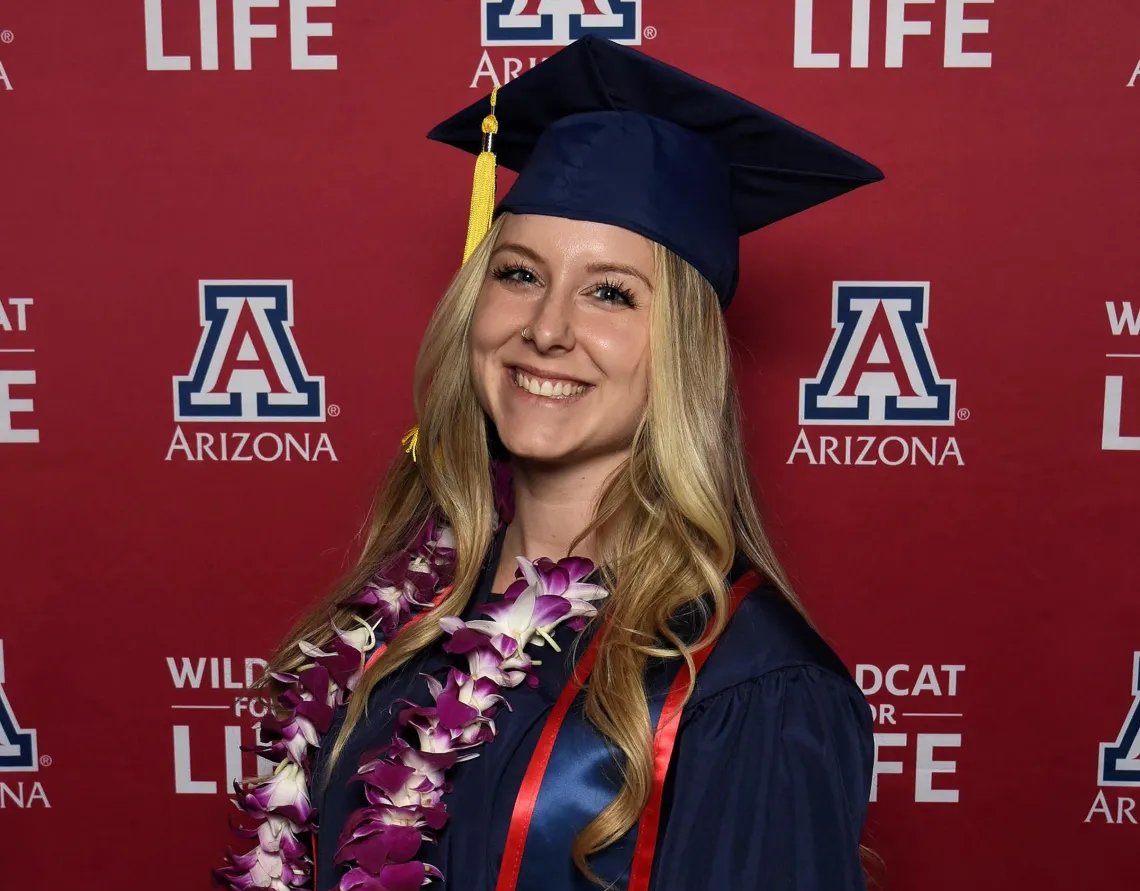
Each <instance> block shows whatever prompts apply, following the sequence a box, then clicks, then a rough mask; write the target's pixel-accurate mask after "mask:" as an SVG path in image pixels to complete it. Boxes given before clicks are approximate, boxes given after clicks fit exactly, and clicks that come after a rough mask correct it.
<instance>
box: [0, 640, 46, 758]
mask: <svg viewBox="0 0 1140 891" xmlns="http://www.w3.org/2000/svg"><path fill="white" fill-rule="evenodd" d="M32 770H39V760H38V758H37V757H36V731H34V730H24V729H23V728H21V727H20V722H19V721H17V720H16V713H15V712H14V711H12V706H11V704H10V703H9V702H8V697H7V695H6V694H5V693H4V641H2V640H0V772H3V773H8V772H15V771H32Z"/></svg>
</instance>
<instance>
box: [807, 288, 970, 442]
mask: <svg viewBox="0 0 1140 891" xmlns="http://www.w3.org/2000/svg"><path fill="white" fill-rule="evenodd" d="M929 296H930V285H929V284H927V283H900V282H891V283H874V282H836V283H835V301H834V314H833V317H832V327H833V328H834V329H835V333H834V335H833V336H832V338H831V345H830V346H829V347H828V348H827V354H826V355H825V356H824V359H823V364H822V365H821V366H820V369H819V373H818V375H817V376H816V377H815V378H813V379H810V380H802V381H801V382H800V423H801V424H831V425H851V424H855V425H878V426H913V425H921V426H930V425H949V424H953V423H954V396H955V381H952V380H943V379H942V378H941V377H939V375H938V371H937V369H936V368H935V367H934V357H933V356H932V355H931V353H930V346H929V345H928V344H927V342H926V333H925V331H926V326H927V313H928V310H929V306H930V300H929Z"/></svg>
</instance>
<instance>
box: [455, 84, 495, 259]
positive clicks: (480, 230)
mask: <svg viewBox="0 0 1140 891" xmlns="http://www.w3.org/2000/svg"><path fill="white" fill-rule="evenodd" d="M498 93H499V88H498V87H495V88H494V89H493V90H491V113H490V114H489V115H487V117H485V118H483V151H482V152H480V153H479V157H478V158H476V159H475V184H474V185H473V186H472V189H471V216H470V217H469V218H468V221H467V245H466V246H465V247H464V248H463V262H464V263H466V262H467V259H468V258H469V257H470V256H471V254H472V253H473V252H474V251H475V248H477V247H478V246H479V242H481V241H482V240H483V237H484V236H485V235H486V234H487V230H489V229H490V228H491V216H492V215H493V214H494V212H495V135H496V134H497V133H498V132H499V119H498V118H496V117H495V100H496V99H497V97H498Z"/></svg>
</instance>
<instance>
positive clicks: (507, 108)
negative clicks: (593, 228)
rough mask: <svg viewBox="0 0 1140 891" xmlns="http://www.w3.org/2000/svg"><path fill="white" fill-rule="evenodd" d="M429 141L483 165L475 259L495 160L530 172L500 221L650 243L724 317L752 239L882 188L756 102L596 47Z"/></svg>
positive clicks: (475, 204)
mask: <svg viewBox="0 0 1140 891" xmlns="http://www.w3.org/2000/svg"><path fill="white" fill-rule="evenodd" d="M488 111H491V112H492V114H491V116H488ZM428 138H429V139H435V140H438V141H440V142H444V143H447V144H449V145H453V146H455V147H457V148H461V149H464V150H465V151H468V152H471V153H472V154H476V155H479V156H480V157H479V162H478V163H477V167H476V188H475V196H473V201H472V226H471V231H469V233H468V251H467V253H468V254H469V253H470V251H471V250H472V249H473V248H474V245H475V244H476V243H477V242H478V240H479V239H480V238H481V237H482V235H483V234H484V233H485V232H486V228H487V226H488V225H489V224H490V220H491V208H492V205H493V204H494V180H493V172H494V162H495V157H494V155H491V154H490V152H491V150H493V151H494V152H495V153H496V154H497V156H498V162H499V163H500V164H502V165H503V166H504V167H506V168H508V169H510V170H514V171H517V172H518V174H519V176H518V179H517V180H516V181H515V183H514V184H513V185H512V186H511V188H510V190H509V191H508V192H507V194H506V196H505V197H504V198H503V200H502V201H501V202H499V205H498V208H497V212H500V213H501V212H504V211H509V212H512V213H520V214H542V215H547V216H558V217H566V218H570V219H576V220H587V221H590V222H596V223H609V224H612V225H615V226H621V227H622V228H624V229H629V230H631V231H633V232H637V233H639V234H641V235H644V236H645V237H647V238H649V239H651V240H653V241H656V242H658V243H660V244H662V245H664V246H665V247H667V248H669V249H670V250H672V251H673V252H674V253H676V254H677V255H679V256H680V257H681V258H683V259H684V260H686V261H687V262H688V263H690V264H691V265H692V266H693V267H695V268H696V269H697V271H698V272H700V273H701V274H702V275H704V277H705V278H706V279H708V280H709V282H710V283H711V284H712V286H713V288H714V289H715V291H716V293H717V295H718V296H719V298H720V303H721V307H722V308H723V307H727V306H728V303H729V301H730V300H731V299H732V295H733V293H734V292H735V290H736V284H737V281H738V279H739V265H740V259H739V254H740V251H739V241H740V236H741V235H745V234H747V233H749V232H752V231H754V230H756V229H760V228H761V227H763V226H767V225H768V224H770V223H774V222H776V221H777V220H781V219H783V218H784V217H788V216H791V215H792V214H795V213H799V212H800V211H801V210H806V209H807V208H809V207H813V206H815V205H816V204H821V203H822V202H824V201H827V200H829V199H831V198H835V197H837V196H839V195H842V194H843V193H844V192H849V191H851V190H852V189H856V188H858V187H859V186H862V185H865V184H867V183H871V182H877V181H878V180H881V179H882V178H883V174H882V173H881V172H880V171H879V169H878V168H877V167H875V166H874V165H872V164H869V163H867V162H866V161H864V160H863V159H861V158H859V157H856V156H855V155H853V154H851V153H850V152H848V151H846V150H845V149H842V148H840V147H839V146H837V145H835V144H833V143H831V142H828V141H827V140H826V139H823V138H822V137H819V136H816V135H815V134H814V133H810V132H808V131H807V130H804V129H803V128H801V127H797V126H796V125H795V124H792V123H790V122H789V121H786V120H784V119H783V118H781V117H779V116H777V115H775V114H773V113H772V112H770V111H766V110H765V109H763V108H760V107H759V106H758V105H755V104H754V103H752V102H749V101H748V100H747V99H742V98H741V97H739V96H736V95H734V94H732V93H730V92H728V91H727V90H723V89H721V88H720V87H717V86H714V85H713V84H710V83H707V82H705V81H703V80H700V79H699V78H696V77H693V76H692V75H691V74H688V73H686V72H684V71H681V70H680V69H678V68H674V67H673V66H671V65H667V64H665V63H664V62H661V61H658V60H657V59H654V58H652V57H650V56H647V55H645V54H644V53H640V52H638V51H636V50H632V49H629V48H628V47H625V46H622V45H620V44H616V43H613V42H612V41H609V40H606V39H604V38H600V37H593V36H589V37H583V38H581V39H580V40H577V41H575V42H574V43H572V44H570V45H569V46H567V47H566V48H564V49H562V50H559V51H558V52H557V53H555V54H554V55H552V56H551V57H550V58H548V59H546V60H545V61H543V62H540V63H539V64H538V65H537V66H535V67H534V68H532V69H531V70H530V71H527V72H526V73H524V74H522V75H520V76H519V77H518V78H516V79H515V80H513V81H511V82H510V83H508V84H506V85H505V86H503V87H502V88H500V89H497V90H496V91H495V93H493V94H492V97H491V104H490V107H489V106H488V102H487V100H486V99H485V98H484V99H481V100H480V101H478V102H476V103H474V104H473V105H471V106H469V107H468V108H466V109H464V110H463V111H461V112H459V113H458V114H456V115H454V116H453V117H451V118H449V119H448V120H446V121H444V122H443V123H442V124H440V125H439V126H437V127H436V128H435V129H433V130H432V131H431V133H429V134H428ZM488 171H489V172H490V177H491V179H490V180H489V181H488V179H487V176H488ZM479 208H482V210H480V209H479ZM465 259H466V258H465Z"/></svg>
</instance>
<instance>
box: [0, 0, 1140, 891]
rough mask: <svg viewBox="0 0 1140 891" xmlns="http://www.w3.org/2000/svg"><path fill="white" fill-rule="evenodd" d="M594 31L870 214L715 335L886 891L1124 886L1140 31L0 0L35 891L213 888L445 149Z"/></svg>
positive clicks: (7, 428)
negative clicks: (780, 131) (859, 165)
mask: <svg viewBox="0 0 1140 891" xmlns="http://www.w3.org/2000/svg"><path fill="white" fill-rule="evenodd" d="M590 32H596V33H601V34H604V35H606V36H609V37H612V38H615V39H619V40H621V41H623V42H626V43H629V44H632V45H635V46H638V47H639V48H640V49H641V50H642V51H644V52H646V53H650V54H652V55H654V56H657V57H659V58H662V59H664V60H667V61H669V62H672V63H675V64H677V65H680V66H682V67H684V68H686V69H688V70H691V71H693V72H695V73H698V74H700V75H701V76H703V77H705V78H706V79H708V80H712V81H714V82H716V83H718V84H722V85H724V86H726V87H727V88H729V89H731V90H733V91H734V92H737V93H740V94H741V95H743V96H746V97H748V98H750V99H753V100H755V101H757V102H759V103H760V104H763V105H765V106H766V107H768V108H770V109H772V110H774V111H776V112H777V113H780V114H782V115H784V116H786V117H789V118H792V119H793V120H795V121H796V122H798V123H801V124H803V125H804V126H806V127H808V128H809V129H812V130H815V131H817V132H819V133H821V134H823V135H825V136H827V137H829V138H832V139H834V140H836V141H838V142H839V143H840V144H842V145H844V146H846V147H849V148H851V149H852V150H853V151H855V152H856V153H858V154H860V155H862V156H864V157H866V158H868V159H869V160H872V161H873V162H875V163H877V164H878V165H880V166H881V167H882V168H883V170H884V171H885V172H886V175H887V178H886V181H885V182H884V183H882V184H879V185H875V186H871V187H868V188H866V189H862V190H859V191H858V192H856V193H854V194H852V195H848V196H845V197H844V198H841V199H839V200H837V201H835V202H833V203H830V204H828V205H826V206H824V207H821V208H817V209H814V210H812V211H809V212H806V213H804V214H802V215H800V216H797V217H795V218H793V219H791V220H788V221H786V222H783V223H781V224H779V225H777V226H774V227H772V228H771V229H768V230H765V231H763V232H761V233H758V234H756V235H754V236H750V237H748V238H747V239H746V240H745V241H744V244H743V248H742V249H743V280H742V284H741V287H740V290H739V292H738V296H737V299H736V301H735V302H734V305H733V307H732V309H731V311H730V312H729V313H728V323H729V326H730V328H731V331H732V335H733V339H734V343H735V347H736V351H737V359H738V366H739V374H740V384H741V391H742V392H741V396H742V401H743V404H744V408H745V412H746V415H747V420H748V438H749V449H750V456H751V461H752V465H753V467H754V470H755V474H756V478H757V481H758V486H759V489H760V492H761V498H762V502H763V507H764V509H765V512H766V517H767V521H768V524H769V526H770V529H771V532H772V535H773V538H774V540H775V541H776V543H777V546H778V548H779V550H780V553H781V555H782V557H783V559H784V560H785V562H786V564H787V567H788V569H789V572H790V574H791V576H792V579H793V582H794V585H795V587H796V589H797V590H798V591H799V593H800V594H801V596H802V598H803V600H804V601H805V603H806V604H807V606H808V608H809V610H810V611H811V612H812V614H813V616H814V618H815V620H816V622H817V624H818V625H819V626H820V628H821V629H822V631H823V633H824V635H825V636H826V637H827V638H828V639H829V640H830V641H831V642H832V643H833V644H834V645H835V647H836V648H837V650H838V651H839V653H840V654H841V655H842V656H843V658H844V659H845V660H846V662H847V663H848V665H849V666H850V667H851V670H852V673H853V674H854V676H855V677H856V678H857V680H858V682H859V684H860V685H861V687H862V689H863V690H864V692H865V693H866V695H867V698H868V701H869V703H870V706H871V709H872V710H873V714H874V720H875V726H876V741H877V769H876V774H875V784H874V789H873V799H874V801H873V804H872V806H871V811H870V817H869V820H868V825H867V833H866V838H865V842H866V844H867V845H868V846H869V847H870V848H872V849H873V850H874V851H875V852H876V854H877V855H878V857H879V858H880V859H881V866H880V867H876V869H875V872H876V874H877V876H878V878H879V881H880V883H881V887H885V888H888V889H897V891H957V889H961V888H971V889H978V891H982V889H995V891H996V889H1002V891H1004V889H1007V888H1011V887H1024V888H1036V889H1056V891H1061V889H1065V891H1068V889H1073V888H1090V889H1091V888H1096V889H1106V891H1110V889H1111V891H1116V889H1120V891H1124V889H1126V888H1132V887H1135V886H1136V882H1137V879H1136V852H1137V851H1138V850H1140V823H1138V821H1140V605H1138V593H1140V591H1138V587H1140V570H1138V566H1140V5H1137V4H1136V3H1134V2H1132V0H1089V2H1085V3H1072V2H1067V0H1033V2H1029V0H719V2H713V0H702V2H696V0H585V2H576V0H445V2H429V0H400V2H397V0H384V2H379V0H113V2H103V3H61V2H57V3H49V2H44V0H0V888H3V889H4V891H10V889H11V891H14V889H21V891H25V889H26V891H65V889H73V888H80V887H83V888H116V889H143V888H158V887H161V888H164V889H170V891H195V889H202V888H206V887H208V886H209V870H210V868H211V867H212V866H213V865H216V864H217V863H218V862H219V860H220V857H221V855H222V852H223V850H224V848H225V847H226V845H227V844H229V843H231V841H232V839H231V836H230V833H229V830H228V829H227V820H228V818H229V816H230V814H231V813H232V808H231V806H230V805H229V803H228V802H227V800H226V791H227V788H228V786H229V784H230V782H231V781H232V780H233V778H235V777H237V776H239V775H241V774H243V773H246V774H248V773H251V772H252V771H254V770H255V769H256V768H257V764H256V759H255V758H254V756H252V755H249V754H243V752H242V751H241V747H242V746H243V745H249V744H252V743H253V742H254V741H255V740H256V738H257V727H258V724H257V721H258V719H259V718H260V717H262V716H264V714H265V703H264V702H263V701H262V700H261V699H260V698H258V696H257V694H256V692H251V690H250V687H251V685H252V684H253V683H254V682H255V681H256V680H257V678H258V677H260V675H261V673H262V671H263V669H264V666H265V662H264V659H265V658H266V656H267V655H268V653H269V652H270V649H271V647H272V646H273V644H274V642H275V641H276V640H278V639H279V637H280V636H281V635H282V634H283V633H284V631H285V630H286V628H287V627H288V626H289V625H290V623H291V622H292V621H293V619H294V618H295V617H296V616H297V615H298V614H299V612H300V611H302V610H303V609H304V608H305V605H306V604H307V603H309V602H311V601H312V600H313V599H314V598H316V597H319V596H322V595H323V593H324V592H325V591H327V590H328V588H329V586H330V584H331V583H332V581H333V580H334V579H335V578H336V576H337V575H338V574H339V573H340V572H341V571H342V570H343V569H344V568H345V567H346V566H348V565H350V563H351V561H352V559H353V556H354V550H353V541H354V537H355V536H356V534H357V532H358V530H359V528H360V525H361V523H362V521H363V519H364V515H365V511H366V508H367V505H368V503H369V500H370V498H371V495H372V492H373V491H374V488H375V485H376V483H377V481H378V480H379V478H380V476H381V474H382V472H383V469H384V467H385V465H386V463H387V462H388V461H389V460H390V459H391V458H392V456H393V455H394V454H395V453H396V451H397V450H398V448H399V442H400V436H401V434H402V433H403V432H404V431H405V430H406V429H407V428H408V426H409V425H410V424H411V423H412V421H413V413H412V405H411V372H412V363H413V359H414V354H415V350H416V347H417V344H418V341H419V338H420V335H421V334H422V331H423V329H424V326H425V324H426V321H427V319H428V317H429V315H430V313H431V310H432V307H433V305H434V303H435V301H436V300H437V299H438V297H439V295H440V294H441V293H442V291H443V289H444V288H445V286H446V284H447V282H448V280H449V278H450V276H451V275H452V273H453V272H454V270H455V268H456V266H457V265H458V262H459V259H460V255H461V252H462V243H463V235H464V232H465V226H466V215H467V202H468V195H469V188H470V182H471V172H472V159H471V158H470V156H466V155H462V154H461V153H459V152H456V151H455V150H453V149H449V148H447V147H444V146H441V145H437V144H434V143H428V142H427V141H425V140H424V138H423V137H424V134H425V133H426V132H427V131H428V129H430V127H431V126H432V125H433V124H435V123H436V122H437V121H438V120H441V119H443V118H444V117H446V116H448V115H450V114H451V113H452V112H453V111H455V110H457V109H459V108H460V107H463V106H465V105H466V104H468V103H469V102H471V101H473V100H474V99H475V98H476V97H478V96H480V95H484V94H486V93H488V92H489V91H490V90H491V88H492V87H494V86H495V85H496V84H500V83H503V82H504V81H507V80H509V79H511V78H513V77H515V76H517V75H518V74H520V73H521V72H523V71H525V70H527V69H529V68H530V67H531V66H533V65H535V64H537V63H538V62H539V61H541V60H542V59H543V58H544V57H546V56H547V55H549V54H550V53H551V52H553V51H554V50H555V49H556V48H557V47H559V46H562V45H564V44H566V43H567V42H569V41H570V40H572V39H573V38H574V37H576V36H578V35H581V34H584V33H590Z"/></svg>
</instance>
